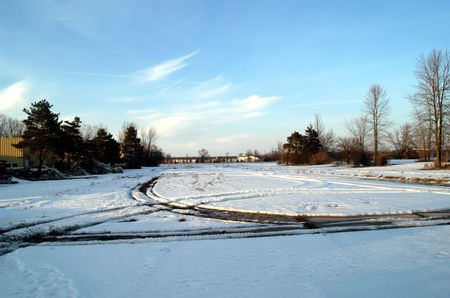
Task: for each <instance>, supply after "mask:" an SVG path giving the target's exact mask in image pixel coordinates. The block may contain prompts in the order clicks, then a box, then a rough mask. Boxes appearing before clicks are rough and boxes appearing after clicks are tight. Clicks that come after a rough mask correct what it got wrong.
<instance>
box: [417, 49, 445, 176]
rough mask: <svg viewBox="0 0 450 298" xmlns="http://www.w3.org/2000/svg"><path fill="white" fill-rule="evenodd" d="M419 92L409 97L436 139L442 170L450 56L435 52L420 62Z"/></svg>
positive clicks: (439, 163)
mask: <svg viewBox="0 0 450 298" xmlns="http://www.w3.org/2000/svg"><path fill="white" fill-rule="evenodd" d="M416 78H417V81H418V85H417V87H416V89H417V91H416V93H415V94H414V95H412V96H411V97H410V99H411V101H412V103H413V105H414V106H415V109H416V111H417V112H418V113H419V115H420V117H421V119H424V120H425V121H428V123H430V125H431V130H432V133H433V138H434V145H435V152H436V159H435V167H436V168H441V167H442V151H443V147H444V135H445V131H444V128H445V126H446V123H447V121H448V116H449V109H448V107H449V102H448V101H449V99H450V56H449V54H448V51H447V50H446V51H441V50H436V49H434V50H432V51H431V53H430V54H429V55H428V56H427V57H425V56H423V55H422V56H421V57H420V58H419V59H418V61H417V66H416Z"/></svg>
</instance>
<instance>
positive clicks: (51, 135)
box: [16, 99, 63, 177]
mask: <svg viewBox="0 0 450 298" xmlns="http://www.w3.org/2000/svg"><path fill="white" fill-rule="evenodd" d="M51 108H52V105H51V104H50V103H49V102H48V101H47V100H45V99H43V100H40V101H38V102H34V103H32V104H31V108H30V109H29V110H28V109H23V112H25V113H26V114H27V115H28V117H27V119H25V120H23V123H24V124H25V127H26V128H25V132H24V133H23V135H22V139H23V140H22V141H21V142H19V143H18V144H17V145H16V147H18V148H25V147H28V148H29V149H30V153H31V154H33V155H35V156H36V158H37V160H38V162H39V164H38V170H37V172H36V177H40V175H41V171H42V166H43V164H44V161H45V159H46V158H47V157H48V156H49V155H52V154H53V155H58V156H61V155H62V154H63V150H62V148H61V146H60V144H61V140H62V133H61V121H59V120H58V118H59V114H55V113H53V112H52V111H51Z"/></svg>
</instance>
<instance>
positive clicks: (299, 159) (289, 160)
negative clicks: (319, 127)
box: [282, 126, 322, 165]
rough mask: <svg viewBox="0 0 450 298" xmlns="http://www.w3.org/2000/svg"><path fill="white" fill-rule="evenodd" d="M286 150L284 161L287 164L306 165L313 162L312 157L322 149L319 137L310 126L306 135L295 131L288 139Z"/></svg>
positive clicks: (284, 147) (284, 145)
mask: <svg viewBox="0 0 450 298" xmlns="http://www.w3.org/2000/svg"><path fill="white" fill-rule="evenodd" d="M283 149H284V150H285V152H284V154H283V156H282V161H283V162H285V163H286V164H294V165H298V164H306V163H309V162H310V161H311V157H312V155H314V154H316V153H318V152H319V151H320V150H321V149H322V145H321V144H320V140H319V135H318V134H317V132H316V131H315V130H314V129H313V128H312V127H311V126H308V127H307V129H306V131H305V135H302V134H300V133H298V132H296V131H294V132H293V133H292V134H291V135H290V136H289V137H288V138H287V143H285V144H283Z"/></svg>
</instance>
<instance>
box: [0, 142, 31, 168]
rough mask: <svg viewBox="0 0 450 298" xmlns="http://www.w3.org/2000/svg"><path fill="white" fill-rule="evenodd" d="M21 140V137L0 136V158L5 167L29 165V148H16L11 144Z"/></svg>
mask: <svg viewBox="0 0 450 298" xmlns="http://www.w3.org/2000/svg"><path fill="white" fill-rule="evenodd" d="M20 141H22V138H0V160H2V161H4V162H5V163H6V166H7V167H29V166H30V158H29V149H28V148H24V149H20V148H16V147H14V146H13V145H15V144H17V143H19V142H20Z"/></svg>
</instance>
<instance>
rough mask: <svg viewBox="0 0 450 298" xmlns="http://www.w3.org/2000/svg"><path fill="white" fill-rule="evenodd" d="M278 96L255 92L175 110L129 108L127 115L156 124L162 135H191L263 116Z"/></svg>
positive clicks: (227, 139)
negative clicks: (247, 95)
mask: <svg viewBox="0 0 450 298" xmlns="http://www.w3.org/2000/svg"><path fill="white" fill-rule="evenodd" d="M277 99H279V98H278V97H275V96H269V97H263V96H260V95H252V96H249V97H247V98H244V99H241V100H238V99H235V100H231V101H227V102H219V101H211V102H207V103H205V104H203V105H200V104H197V105H185V106H177V107H176V109H174V111H172V112H158V111H155V110H136V111H128V112H127V114H128V115H130V116H131V117H133V119H134V120H135V121H136V120H138V121H142V122H144V126H153V127H155V128H156V130H157V131H158V134H160V135H161V137H163V138H173V137H178V136H186V135H189V136H191V137H195V138H196V137H199V136H201V135H203V134H204V133H205V131H208V130H210V129H211V127H213V126H221V125H224V124H229V123H237V122H241V121H244V120H245V119H249V118H254V117H258V116H262V115H264V109H265V108H266V107H267V106H269V105H270V104H271V103H273V102H274V101H275V100H277ZM246 137H248V135H245V134H241V135H235V136H231V137H225V138H219V139H217V140H216V143H231V142H238V141H239V140H240V139H245V138H246Z"/></svg>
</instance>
